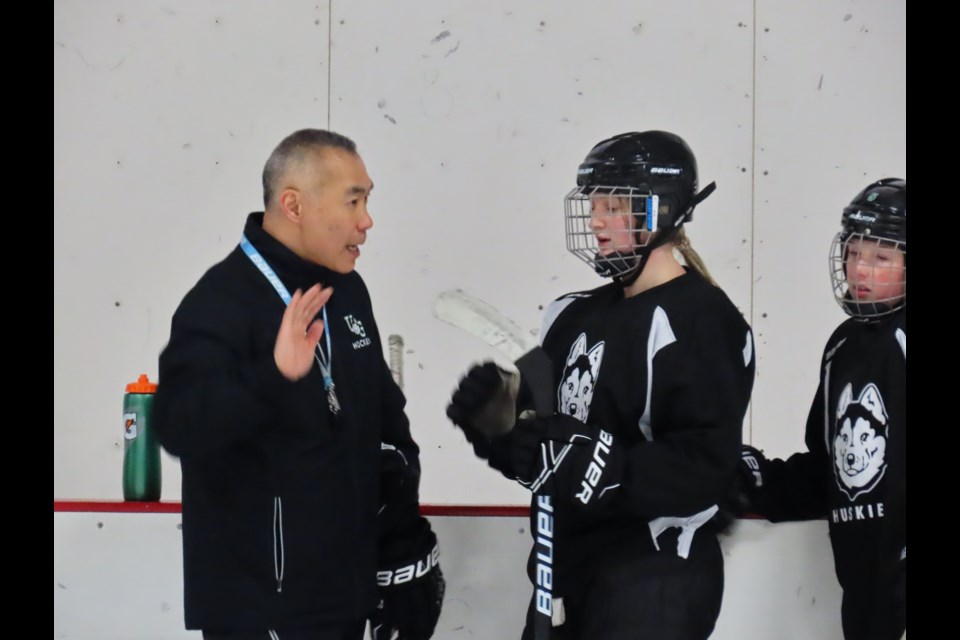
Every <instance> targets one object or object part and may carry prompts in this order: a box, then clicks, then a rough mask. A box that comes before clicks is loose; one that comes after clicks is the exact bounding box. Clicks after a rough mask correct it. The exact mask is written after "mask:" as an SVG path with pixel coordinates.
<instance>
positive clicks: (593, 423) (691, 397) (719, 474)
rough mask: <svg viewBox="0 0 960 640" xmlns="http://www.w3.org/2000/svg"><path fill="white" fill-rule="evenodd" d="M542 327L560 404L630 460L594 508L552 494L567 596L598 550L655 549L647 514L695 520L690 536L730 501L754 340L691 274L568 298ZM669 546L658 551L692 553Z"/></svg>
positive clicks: (559, 582) (722, 297)
mask: <svg viewBox="0 0 960 640" xmlns="http://www.w3.org/2000/svg"><path fill="white" fill-rule="evenodd" d="M541 335H542V344H543V347H544V349H545V350H546V352H547V353H548V354H549V355H550V357H551V360H552V361H553V365H554V379H555V380H556V381H558V384H557V390H556V398H555V401H556V408H557V411H558V412H560V413H566V414H568V415H572V416H574V417H576V418H578V419H580V420H582V421H584V422H586V423H587V424H588V425H590V427H591V428H593V427H595V428H598V429H604V430H606V431H608V432H610V433H612V434H613V436H614V437H615V438H616V440H617V441H618V443H619V444H620V446H622V447H624V453H625V456H624V457H625V460H626V466H625V472H624V474H623V480H622V486H620V487H618V491H617V494H616V497H615V498H614V499H612V500H610V501H608V502H607V503H606V504H605V506H604V507H603V508H602V509H600V510H599V511H598V512H590V513H587V512H584V511H583V510H581V509H578V508H577V507H576V506H575V505H574V504H573V503H572V501H571V500H570V499H569V498H570V497H564V496H558V497H557V498H556V505H555V516H556V517H555V523H554V527H555V540H554V544H555V545H556V546H555V548H556V562H555V567H554V569H555V572H556V576H555V589H556V591H555V593H556V594H557V595H563V592H564V589H565V585H567V584H569V582H568V581H569V580H571V579H575V576H577V575H578V574H581V572H582V571H583V570H588V567H589V565H590V564H591V562H592V561H593V559H594V558H595V557H596V556H597V554H598V553H606V552H612V553H615V552H616V550H617V549H628V550H630V552H632V553H636V551H637V550H638V549H641V550H642V549H646V550H648V551H650V552H651V553H653V552H656V547H657V543H655V542H654V536H653V534H652V533H651V532H652V530H654V528H655V526H651V524H650V523H651V521H654V520H656V519H657V518H678V519H690V520H689V522H690V523H692V524H691V525H690V529H691V532H692V531H695V530H696V528H697V526H699V524H702V520H706V519H709V517H710V515H712V513H713V511H714V510H715V505H717V504H719V503H721V502H722V501H723V499H724V497H725V496H726V495H727V493H728V491H729V489H730V486H731V482H732V479H733V477H734V474H735V472H736V468H737V464H738V461H739V457H740V447H741V442H742V423H743V418H744V415H745V412H746V410H747V405H748V403H749V400H750V393H751V390H752V388H753V379H754V366H755V361H754V353H753V337H752V333H751V330H750V326H749V325H748V324H747V322H746V321H745V320H744V318H743V315H742V314H741V313H740V311H739V310H738V309H737V308H736V306H734V304H733V303H732V302H731V301H730V299H729V298H728V297H727V296H726V294H725V293H724V292H723V291H722V290H721V289H719V288H717V287H715V286H713V285H711V284H710V283H708V282H707V281H706V280H704V279H703V277H702V276H700V275H699V274H698V273H696V272H695V271H692V270H688V271H687V273H686V274H684V275H682V276H680V277H678V278H675V279H673V280H670V281H669V282H667V283H665V284H662V285H660V286H657V287H654V288H652V289H649V290H647V291H644V292H642V293H640V294H638V295H635V296H631V297H624V292H623V288H622V285H620V284H618V283H611V284H608V285H605V286H602V287H599V288H597V289H594V290H592V291H587V292H582V293H572V294H568V295H565V296H563V297H561V298H559V299H557V300H556V301H554V302H553V303H552V304H551V306H550V308H549V309H548V310H547V312H546V316H545V319H544V329H543V332H542V334H541ZM704 516H705V517H704ZM698 518H699V520H698ZM697 535H713V534H712V533H709V534H707V533H706V532H705V531H704V530H701V531H699V532H698V533H697ZM681 538H682V536H681ZM674 540H675V539H674ZM671 545H672V547H673V548H669V547H670V545H667V546H666V547H665V546H663V545H661V552H667V553H680V554H681V555H685V553H686V552H689V549H690V545H689V541H688V542H687V543H686V545H684V544H683V542H682V540H681V541H680V543H679V544H678V543H677V542H673V543H671Z"/></svg>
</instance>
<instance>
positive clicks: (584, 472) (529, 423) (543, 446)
mask: <svg viewBox="0 0 960 640" xmlns="http://www.w3.org/2000/svg"><path fill="white" fill-rule="evenodd" d="M514 432H515V433H517V434H523V437H522V439H518V440H519V441H520V442H521V443H522V445H521V446H523V448H524V449H525V453H524V454H523V455H518V454H516V453H515V454H514V460H515V464H517V465H518V468H519V470H518V473H517V480H518V481H519V482H520V483H521V484H523V485H525V486H527V487H529V488H530V490H531V491H533V492H537V491H539V490H540V487H541V486H543V485H544V484H545V483H550V484H551V485H552V487H551V493H552V495H555V496H557V497H558V498H560V499H564V500H570V501H572V502H573V503H574V504H575V505H576V506H578V507H581V508H584V509H594V508H597V507H598V506H600V505H602V504H603V503H605V502H607V501H608V500H609V499H610V498H612V497H613V496H614V495H615V494H616V489H617V488H618V487H619V486H620V482H621V479H622V477H623V468H624V462H625V460H624V453H623V450H622V447H621V446H620V443H619V441H617V440H616V439H615V438H614V436H613V434H612V433H609V432H607V431H604V430H603V429H601V428H599V427H596V426H591V425H587V424H584V423H583V422H581V421H579V420H577V419H576V418H574V417H572V416H568V415H565V414H555V415H553V416H550V417H548V418H537V419H534V420H521V421H520V422H519V423H518V424H517V426H516V428H515V429H514ZM530 442H536V444H537V446H536V448H535V449H534V448H532V447H530V445H529V443H530ZM522 464H526V465H527V466H526V467H520V465H522Z"/></svg>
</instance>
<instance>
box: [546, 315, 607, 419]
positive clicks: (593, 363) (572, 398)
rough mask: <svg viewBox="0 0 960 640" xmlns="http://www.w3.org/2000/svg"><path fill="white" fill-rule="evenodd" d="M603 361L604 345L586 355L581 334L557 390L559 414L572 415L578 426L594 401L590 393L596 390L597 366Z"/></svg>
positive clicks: (584, 342) (594, 348) (585, 342)
mask: <svg viewBox="0 0 960 640" xmlns="http://www.w3.org/2000/svg"><path fill="white" fill-rule="evenodd" d="M602 360H603V341H602V340H601V341H600V342H598V343H597V344H595V345H594V346H593V347H592V348H591V349H590V350H589V351H587V334H586V333H581V334H580V337H579V338H577V340H576V342H574V343H573V346H572V347H570V353H568V354H567V362H566V364H565V365H564V367H563V376H562V377H561V378H560V388H559V389H558V390H557V398H558V400H559V404H558V405H557V406H558V407H560V412H561V413H566V414H567V415H571V416H573V417H574V418H576V419H577V420H580V421H581V422H586V421H587V413H588V412H589V411H590V401H591V400H593V390H594V389H595V388H596V384H597V376H599V375H600V362H601V361H602Z"/></svg>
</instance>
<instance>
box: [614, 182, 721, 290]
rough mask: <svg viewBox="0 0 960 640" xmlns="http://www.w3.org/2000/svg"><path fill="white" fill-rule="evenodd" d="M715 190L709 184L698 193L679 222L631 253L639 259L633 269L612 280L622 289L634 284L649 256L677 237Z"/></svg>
mask: <svg viewBox="0 0 960 640" xmlns="http://www.w3.org/2000/svg"><path fill="white" fill-rule="evenodd" d="M716 188H717V183H716V182H711V183H710V184H708V185H707V186H705V187H704V188H703V189H702V190H701V191H700V193H698V194H697V195H695V196H694V197H693V199H692V200H691V201H690V208H689V209H687V212H686V213H684V214H683V217H682V218H680V220H679V222H677V223H676V224H674V225H673V226H672V227H669V228H667V229H661V230H660V231H658V232H657V234H656V235H655V236H654V237H653V240H652V241H651V242H650V243H649V244H647V245H646V246H645V247H642V248H641V249H640V250H639V251H637V250H634V251H633V255H634V256H636V257H637V258H639V259H638V260H637V264H636V265H635V266H634V267H633V269H631V270H630V271H628V272H627V273H624V274H618V275H614V276H613V279H614V280H616V281H617V282H619V283H620V284H621V285H623V287H624V288H626V287H629V286H630V285H632V284H633V283H634V282H636V281H637V278H639V277H640V273H641V272H642V271H643V268H644V267H645V266H646V264H647V259H648V258H649V257H650V254H651V253H653V251H654V250H655V249H657V248H659V247H662V246H663V245H665V244H666V243H668V242H670V241H671V240H673V238H674V236H676V235H677V231H678V230H679V229H680V227H682V226H683V224H684V223H685V222H687V221H688V220H690V219H691V218H692V217H693V210H694V208H696V206H697V205H698V204H700V203H701V202H703V201H704V200H706V199H707V196H709V195H710V194H711V193H713V192H714V190H716Z"/></svg>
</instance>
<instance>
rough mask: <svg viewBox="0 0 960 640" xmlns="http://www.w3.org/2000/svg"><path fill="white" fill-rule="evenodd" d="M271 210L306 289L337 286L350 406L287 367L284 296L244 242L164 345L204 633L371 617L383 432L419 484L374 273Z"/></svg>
mask: <svg viewBox="0 0 960 640" xmlns="http://www.w3.org/2000/svg"><path fill="white" fill-rule="evenodd" d="M262 221H263V214H262V213H254V214H250V216H249V217H248V219H247V223H246V227H245V230H244V233H245V234H246V236H247V238H248V239H249V240H250V242H251V243H252V244H253V245H254V246H255V247H256V248H257V250H258V251H259V252H260V254H261V255H262V256H263V258H264V259H265V260H266V261H267V263H269V265H270V266H271V267H272V268H273V269H274V271H275V272H276V273H277V275H278V276H279V277H280V279H281V280H282V281H283V283H284V284H285V285H286V287H287V289H288V290H289V291H290V293H291V294H292V293H293V292H294V291H295V290H296V289H298V288H299V289H302V290H304V291H305V290H306V289H308V288H309V287H311V286H313V285H314V284H316V283H317V282H321V283H323V284H324V285H332V286H333V288H334V294H333V296H332V297H331V299H330V301H329V302H328V303H327V305H326V308H327V322H328V327H329V332H330V338H331V340H332V345H333V349H332V351H333V357H332V373H333V379H334V382H335V384H336V393H337V396H338V398H339V400H340V404H341V405H342V407H343V409H342V413H341V414H340V417H339V418H337V419H336V420H333V419H332V418H331V415H330V413H329V410H328V408H327V400H326V394H325V391H324V389H323V381H322V376H321V373H320V370H319V367H314V368H313V369H312V370H311V372H310V373H309V374H308V375H307V376H306V377H305V378H303V379H302V380H300V381H298V382H295V383H293V382H289V381H288V380H287V379H285V378H284V377H283V376H282V375H281V374H280V372H279V370H278V369H277V367H276V364H275V362H274V358H273V349H274V343H275V341H276V336H277V331H278V329H279V327H280V320H281V317H282V315H283V311H284V303H283V300H282V299H281V298H280V296H279V295H278V294H277V292H276V291H275V290H274V288H273V286H272V285H271V284H270V283H269V282H268V281H267V279H266V278H265V277H264V275H263V274H262V273H260V271H259V270H258V269H257V268H256V267H255V266H254V265H253V263H252V262H251V261H250V259H249V258H248V257H247V256H246V255H245V254H244V253H243V251H242V249H240V248H239V247H237V248H236V249H234V250H233V251H232V252H231V253H230V254H229V255H228V256H227V257H226V258H225V259H224V260H223V261H222V262H220V263H219V264H217V265H215V266H213V267H212V268H211V269H210V270H209V271H207V273H206V274H205V275H204V276H203V277H202V278H201V279H200V281H199V282H198V283H197V284H196V286H194V288H193V289H192V290H191V291H190V292H189V293H188V294H187V295H186V297H185V298H184V299H183V301H182V302H181V304H180V306H179V308H178V309H177V311H176V313H175V315H174V317H173V322H172V330H171V335H170V342H169V344H168V345H167V347H166V348H165V349H164V351H163V353H162V354H161V356H160V372H159V373H160V375H159V379H160V382H159V388H158V390H157V395H156V404H155V415H154V422H155V426H156V429H157V430H158V433H159V437H160V441H161V443H162V444H163V447H164V448H165V449H166V450H167V451H168V452H170V453H171V454H173V455H175V456H179V458H180V464H181V467H182V471H183V486H182V494H183V564H184V597H185V618H186V626H187V628H188V629H199V628H206V629H275V628H294V627H306V626H312V625H318V624H324V623H327V622H334V621H341V620H344V621H345V620H358V619H362V618H364V617H366V616H367V615H368V614H369V613H370V612H371V611H372V610H373V609H374V607H375V606H376V604H377V582H376V572H377V565H378V561H379V562H389V561H391V559H390V558H382V557H380V558H378V535H379V531H378V522H377V512H378V507H379V504H378V502H379V492H380V487H379V482H380V471H379V470H380V460H381V442H384V443H388V444H391V445H393V446H395V447H397V448H398V449H400V451H401V452H403V454H404V457H405V458H406V461H407V462H408V463H409V472H410V473H411V474H413V475H414V476H415V477H414V478H413V479H414V486H416V482H417V481H418V480H419V459H418V454H419V450H418V448H417V445H416V444H415V443H414V442H413V440H412V439H411V436H410V429H409V422H408V420H407V418H406V416H405V414H404V405H405V399H404V396H403V393H402V391H401V390H400V389H399V387H398V386H397V385H396V384H395V383H394V381H393V378H392V377H391V375H390V372H389V369H388V367H387V365H386V363H385V361H384V358H383V349H382V345H381V341H380V336H379V334H378V331H377V325H376V322H375V321H374V317H373V311H372V308H371V303H370V297H369V294H368V292H367V289H366V286H365V285H364V283H363V280H362V279H361V277H360V276H359V275H358V274H357V273H356V272H353V273H350V274H347V275H342V274H337V273H334V272H331V271H330V270H328V269H325V268H323V267H319V266H317V265H314V264H311V263H308V262H306V261H304V260H302V259H300V258H299V257H298V256H296V255H295V254H294V253H292V252H291V251H290V250H288V249H287V248H286V247H284V246H283V245H282V244H280V243H279V242H277V241H276V240H275V239H273V238H272V237H271V236H269V235H268V234H267V233H266V232H264V231H263V228H262ZM237 239H238V240H239V237H238V238H237ZM322 340H324V347H325V338H322ZM412 517H413V518H414V519H415V518H417V517H418V516H417V514H416V509H415V508H414V509H413V513H412ZM400 549H402V545H400V546H399V547H398V546H397V545H394V550H395V551H398V552H399V550H400Z"/></svg>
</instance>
